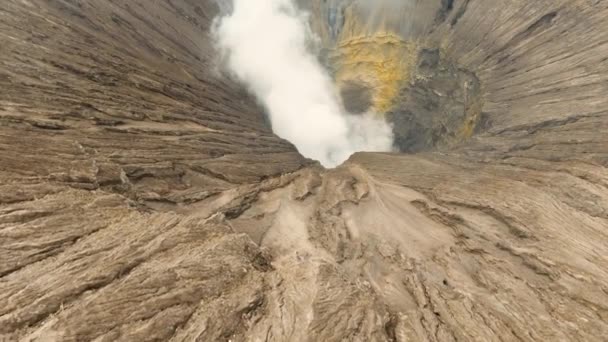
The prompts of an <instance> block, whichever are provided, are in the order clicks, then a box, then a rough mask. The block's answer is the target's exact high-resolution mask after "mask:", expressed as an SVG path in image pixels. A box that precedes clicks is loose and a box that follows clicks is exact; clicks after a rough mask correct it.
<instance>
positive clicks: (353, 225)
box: [0, 0, 608, 342]
mask: <svg viewBox="0 0 608 342" xmlns="http://www.w3.org/2000/svg"><path fill="white" fill-rule="evenodd" d="M311 3H313V5H314V6H313V10H315V11H316V10H318V11H320V12H318V13H328V12H327V11H326V10H325V9H323V8H321V6H322V4H316V3H315V2H314V1H313V2H311ZM335 3H337V2H336V1H333V2H332V1H330V2H328V4H329V5H332V4H335ZM408 3H411V6H410V7H411V8H410V11H416V9H418V8H420V9H423V11H422V12H421V13H424V15H421V17H420V18H418V19H419V21H420V22H421V23H424V25H423V26H422V27H418V26H416V27H415V28H416V29H415V30H413V29H411V28H410V31H408V32H416V39H415V41H416V42H420V41H424V44H423V46H422V47H423V48H420V49H418V48H417V49H416V50H415V52H416V54H414V55H413V56H414V57H415V62H416V63H411V64H408V65H409V67H408V68H409V69H408V70H407V73H408V75H407V77H405V76H403V77H404V79H405V83H406V85H405V86H403V85H402V84H401V85H400V86H399V88H398V90H399V91H397V92H395V93H394V95H391V96H393V97H394V99H396V100H394V102H391V106H390V111H388V112H389V113H388V114H387V116H390V117H392V118H393V119H391V120H393V121H394V122H398V123H400V124H399V125H398V128H399V129H400V130H399V131H398V133H399V134H398V135H399V136H400V137H401V139H402V140H401V141H402V144H403V146H400V147H401V148H402V149H403V150H407V151H414V152H418V153H416V154H398V153H358V154H355V155H354V156H352V157H351V158H350V159H349V161H347V162H346V163H345V164H344V165H342V166H340V167H338V168H336V169H333V170H325V169H323V168H322V167H320V166H319V164H318V163H315V162H313V161H310V160H307V159H305V158H303V157H301V156H300V155H299V154H298V153H297V150H296V149H295V148H294V147H293V146H292V145H291V144H290V143H288V142H286V141H284V140H282V139H280V138H278V137H276V136H275V135H273V133H272V131H271V129H270V127H269V126H268V124H267V123H266V120H265V119H264V116H263V111H262V109H260V108H259V106H258V105H256V103H255V100H253V99H252V98H251V97H250V96H249V95H247V92H246V91H245V90H244V89H243V87H242V86H240V85H238V84H237V83H235V82H234V81H232V80H230V77H229V76H228V75H225V74H223V72H222V69H221V68H220V67H219V63H218V61H217V58H216V54H215V52H214V51H215V50H214V49H213V42H212V40H211V38H210V36H209V29H210V26H211V24H212V20H213V18H214V17H215V16H216V15H217V13H218V11H219V10H220V9H219V7H218V5H217V4H216V3H215V2H214V1H210V0H209V1H207V0H204V1H202V0H170V1H154V2H150V1H144V0H129V1H127V0H114V1H96V0H52V1H50V0H49V1H46V0H45V1H43V0H4V1H3V2H2V3H1V4H0V46H1V48H0V89H1V91H0V247H1V248H0V341H152V340H156V341H165V340H167V341H183V340H185V341H191V340H199V341H598V342H601V341H605V340H606V336H608V285H607V284H608V169H607V167H608V97H606V96H605V95H606V93H607V92H608V22H607V21H606V20H605V18H606V17H607V16H608V3H606V2H602V1H594V0H537V1H523V0H509V1H504V2H491V1H481V0H455V1H443V0H436V1H434V2H432V1H429V2H422V1H410V2H408ZM425 3H426V4H425ZM429 3H432V6H431V5H429ZM315 6H316V7H315ZM429 6H431V7H429ZM429 8H433V11H430V10H429ZM427 12H428V13H430V14H427ZM431 14H432V15H431ZM323 15H324V14H323ZM427 17H428V18H430V19H429V20H422V19H424V18H427ZM331 18H332V19H331V20H332V22H334V21H336V18H337V17H336V16H331ZM340 20H341V21H340V22H342V23H343V25H345V24H344V23H348V22H349V20H352V18H351V19H348V18H342V19H340ZM336 22H337V21H336ZM429 22H430V23H431V24H429ZM315 25H316V27H317V29H319V30H321V28H322V27H323V26H322V24H319V23H317V24H315ZM319 32H321V31H319ZM327 34H328V36H327V37H330V36H329V35H330V34H331V35H332V36H331V37H334V38H335V37H337V35H338V32H337V31H331V32H329V33H327ZM331 37H330V38H331ZM332 39H333V38H332ZM408 39H410V38H408ZM412 39H413V38H412ZM328 41H329V40H328ZM412 41H414V40H412ZM407 44H411V42H408V43H407ZM328 46H330V44H329V43H328ZM437 55H438V56H437ZM421 76H424V77H421ZM472 80H473V81H472ZM476 82H478V83H476ZM446 84H452V85H453V87H452V88H450V89H445V87H447V85H446ZM471 90H474V99H475V102H474V103H472V102H469V101H468V100H467V99H470V98H471V97H470V96H469V95H470V92H469V91H471ZM361 93H365V90H359V91H358V92H354V94H355V95H354V97H360V95H357V94H361ZM368 96H369V99H367V101H363V102H362V103H363V106H373V105H377V104H378V103H377V102H374V99H373V95H371V94H370V95H368ZM400 104H402V105H400ZM407 113H409V114H407ZM429 116H430V117H429ZM408 125H409V126H408ZM416 125H417V126H416ZM407 127H419V129H408V128H407Z"/></svg>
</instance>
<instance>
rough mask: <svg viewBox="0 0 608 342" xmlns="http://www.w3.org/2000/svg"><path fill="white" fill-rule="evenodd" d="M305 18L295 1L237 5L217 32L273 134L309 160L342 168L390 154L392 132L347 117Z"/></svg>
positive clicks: (238, 1)
mask: <svg viewBox="0 0 608 342" xmlns="http://www.w3.org/2000/svg"><path fill="white" fill-rule="evenodd" d="M306 15H307V14H306V13H304V12H302V11H300V10H299V9H298V8H297V7H296V5H295V3H294V1H293V0H234V1H233V10H232V13H231V14H229V15H227V16H225V17H222V18H221V19H220V21H219V22H218V25H217V27H216V30H215V34H216V35H217V38H218V41H219V46H220V47H221V49H222V50H223V51H224V52H226V54H227V58H228V60H227V62H228V66H229V68H230V69H231V71H232V72H234V74H235V75H236V76H237V77H238V78H239V79H241V80H242V81H243V82H245V83H246V84H247V85H248V86H249V87H250V89H251V91H252V92H253V93H254V94H255V95H256V96H257V97H258V99H259V100H260V101H261V102H262V103H263V104H264V106H265V107H266V109H267V111H268V114H269V116H270V121H271V123H272V128H273V131H274V132H275V133H276V134H277V135H279V136H281V137H283V138H285V139H287V140H289V141H291V142H292V143H293V144H294V145H296V147H297V148H298V150H299V151H300V153H302V154H303V155H304V156H306V157H309V158H313V159H316V160H319V161H320V162H321V163H322V164H323V165H325V166H328V167H333V166H336V165H338V164H340V163H342V162H343V161H344V160H346V159H347V158H348V157H349V156H350V155H351V154H352V153H354V152H357V151H389V150H391V146H392V140H393V139H392V132H391V128H390V127H389V125H388V124H387V123H386V122H385V121H384V120H383V119H376V118H374V116H373V115H372V114H370V113H368V114H366V115H361V116H352V115H348V114H346V113H345V111H344V110H343V108H342V106H341V104H340V101H339V97H338V96H337V94H336V91H335V89H334V86H333V83H332V81H331V78H330V77H329V76H328V74H327V73H326V71H325V69H324V68H323V67H322V66H321V65H320V63H319V62H318V60H317V59H316V58H315V56H314V54H313V53H311V51H310V50H309V46H310V45H311V44H310V43H311V39H313V38H314V37H313V35H312V33H311V31H310V29H309V27H308V18H307V17H306Z"/></svg>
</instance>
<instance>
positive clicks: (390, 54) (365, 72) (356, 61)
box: [330, 15, 418, 113]
mask: <svg viewBox="0 0 608 342" xmlns="http://www.w3.org/2000/svg"><path fill="white" fill-rule="evenodd" d="M417 46H418V44H416V43H415V42H412V41H405V40H403V39H402V38H401V37H400V36H399V35H397V34H396V33H393V32H390V31H389V30H387V29H385V28H382V29H380V30H375V32H368V31H367V28H366V27H365V26H363V25H361V24H360V23H359V22H358V20H357V16H355V15H351V16H347V19H346V25H345V30H344V31H342V33H341V35H340V37H339V39H338V43H337V46H336V48H335V50H334V51H333V53H332V54H331V56H330V61H331V64H332V66H333V68H334V70H335V75H334V77H335V80H336V82H337V84H338V86H339V87H340V86H342V85H344V84H345V83H347V82H356V83H359V84H364V85H365V86H367V87H368V88H369V89H371V90H372V94H373V99H372V102H373V109H374V110H375V111H376V112H377V113H385V112H387V111H388V110H390V109H391V107H392V106H393V105H394V103H395V100H396V97H397V95H398V94H399V90H400V88H401V87H402V86H403V85H404V84H405V83H407V82H408V81H409V78H410V75H411V73H412V69H413V68H414V66H415V64H416V56H417V54H418V50H417V49H418V48H417Z"/></svg>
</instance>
